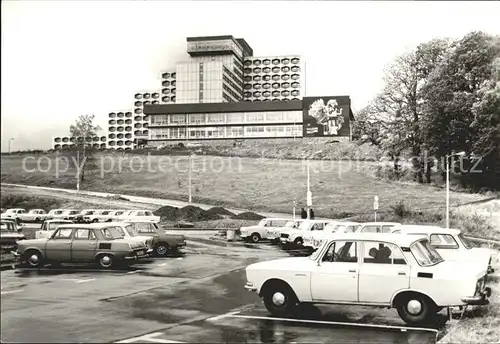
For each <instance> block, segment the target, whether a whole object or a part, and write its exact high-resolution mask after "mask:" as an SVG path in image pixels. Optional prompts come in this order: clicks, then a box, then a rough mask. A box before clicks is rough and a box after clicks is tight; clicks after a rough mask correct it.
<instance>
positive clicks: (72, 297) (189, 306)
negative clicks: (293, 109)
mask: <svg viewBox="0 0 500 344" xmlns="http://www.w3.org/2000/svg"><path fill="white" fill-rule="evenodd" d="M287 255H288V254H287V253H285V252H283V251H280V250H278V249H277V248H276V247H274V246H271V245H267V244H261V245H257V246H251V247H246V246H244V245H231V246H227V247H222V246H220V245H216V244H210V243H206V242H197V241H191V240H190V241H188V248H187V249H186V252H185V253H184V254H183V255H181V256H179V257H171V258H163V259H160V258H155V259H149V260H148V261H144V262H141V263H140V264H137V265H134V266H133V267H132V268H129V269H128V270H116V271H102V270H96V269H91V268H86V267H83V268H82V267H63V268H59V269H56V268H50V267H46V268H44V269H42V270H29V269H16V270H7V271H2V272H1V281H2V291H1V294H2V295H1V339H2V342H6V343H9V342H81V343H91V342H123V343H152V342H155V343H173V342H184V343H191V342H199V343H201V342H204V343H216V342H219V343H220V342H231V343H245V342H255V343H270V342H273V343H291V342H295V343H311V342H317V343H340V342H342V343H363V342H366V343H368V342H369V343H374V342H380V343H382V342H383V343H435V341H436V334H437V333H436V332H437V331H435V330H432V329H431V330H421V329H412V328H406V327H404V326H405V325H404V323H403V322H402V321H401V320H400V319H399V317H398V315H397V313H396V312H395V311H394V310H381V309H370V308H362V307H357V308H356V307H343V306H342V307H338V306H336V307H319V308H316V307H302V308H301V309H300V311H299V312H298V313H297V315H296V316H294V317H292V318H286V319H278V318H273V317H271V316H270V315H269V314H268V312H267V311H266V310H265V308H264V307H263V305H262V302H261V300H260V299H259V298H258V297H257V296H256V295H255V294H254V293H250V292H247V291H246V290H245V289H244V288H243V285H244V284H245V282H246V281H245V274H244V268H245V267H246V266H247V265H248V264H251V263H253V262H257V261H263V260H269V259H275V258H279V257H284V256H287ZM401 326H403V328H399V327H401Z"/></svg>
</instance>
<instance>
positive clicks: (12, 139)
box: [9, 137, 14, 154]
mask: <svg viewBox="0 0 500 344" xmlns="http://www.w3.org/2000/svg"><path fill="white" fill-rule="evenodd" d="M11 141H14V138H13V137H11V138H10V139H9V154H10V143H11Z"/></svg>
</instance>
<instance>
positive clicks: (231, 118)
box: [226, 112, 245, 123]
mask: <svg viewBox="0 0 500 344" xmlns="http://www.w3.org/2000/svg"><path fill="white" fill-rule="evenodd" d="M226 122H227V123H243V122H245V113H244V112H231V113H227V114H226Z"/></svg>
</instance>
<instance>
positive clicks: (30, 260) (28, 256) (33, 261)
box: [24, 250, 43, 268]
mask: <svg viewBox="0 0 500 344" xmlns="http://www.w3.org/2000/svg"><path fill="white" fill-rule="evenodd" d="M24 260H25V261H26V264H27V265H28V266H29V267H30V268H39V267H42V266H43V256H42V254H41V253H40V252H38V251H34V250H31V251H28V252H26V253H25V254H24Z"/></svg>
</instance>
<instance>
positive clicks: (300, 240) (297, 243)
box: [293, 238, 304, 247]
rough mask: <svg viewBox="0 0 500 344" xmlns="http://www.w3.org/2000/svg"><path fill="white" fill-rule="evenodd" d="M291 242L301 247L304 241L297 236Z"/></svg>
mask: <svg viewBox="0 0 500 344" xmlns="http://www.w3.org/2000/svg"><path fill="white" fill-rule="evenodd" d="M293 243H294V244H295V246H297V247H302V244H303V243H304V241H303V240H302V238H297V239H295V241H294V242H293Z"/></svg>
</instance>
